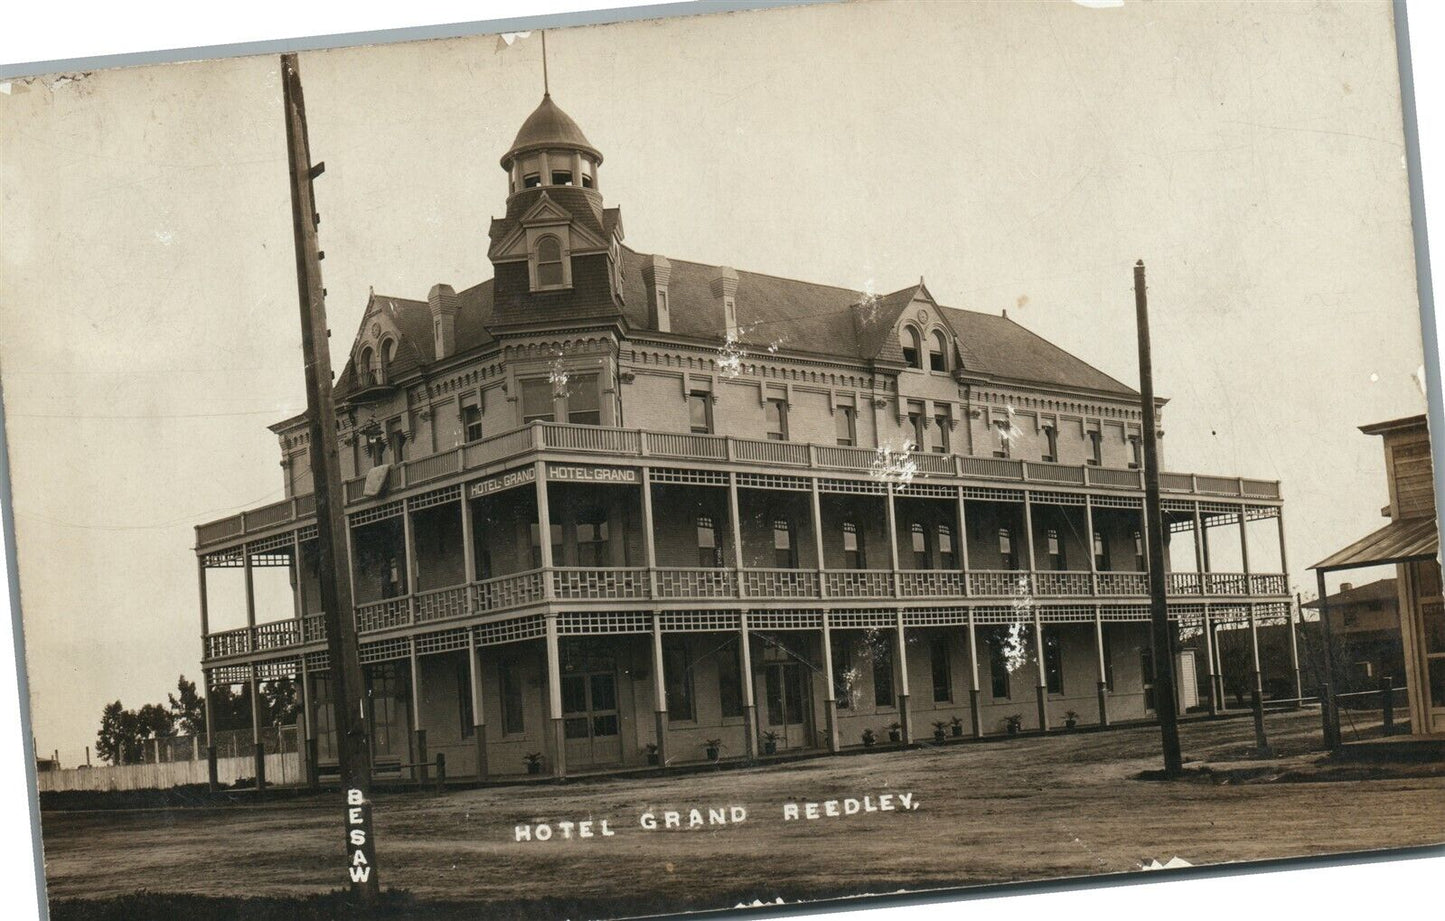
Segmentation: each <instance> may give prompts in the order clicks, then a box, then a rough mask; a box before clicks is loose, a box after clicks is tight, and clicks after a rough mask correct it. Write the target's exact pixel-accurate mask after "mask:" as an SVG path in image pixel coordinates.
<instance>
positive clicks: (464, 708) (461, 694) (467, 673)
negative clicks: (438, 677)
mask: <svg viewBox="0 0 1445 921" xmlns="http://www.w3.org/2000/svg"><path fill="white" fill-rule="evenodd" d="M467 655H475V653H472V652H468V653H467ZM457 713H458V714H460V716H461V720H462V738H463V739H470V738H471V737H472V736H473V735H475V734H476V731H477V725H476V724H477V720H476V714H475V713H474V712H473V711H472V670H471V666H470V664H469V663H468V662H467V660H466V659H460V660H458V661H457Z"/></svg>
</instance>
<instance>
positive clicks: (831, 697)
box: [813, 480, 843, 754]
mask: <svg viewBox="0 0 1445 921" xmlns="http://www.w3.org/2000/svg"><path fill="white" fill-rule="evenodd" d="M816 483H817V481H816V480H815V481H814V491H813V501H814V502H815V503H816V502H817V499H818V493H817V486H816ZM814 507H815V508H816V505H815V506H814ZM820 555H821V554H820ZM823 681H824V682H825V683H824V685H823V688H824V693H823V716H824V720H825V723H826V726H827V732H828V751H830V752H832V753H834V754H837V753H838V750H839V749H840V748H842V747H843V741H842V738H841V736H840V735H839V731H838V693H837V690H836V685H835V684H834V681H833V625H832V623H831V622H830V616H829V613H828V612H827V611H824V612H823Z"/></svg>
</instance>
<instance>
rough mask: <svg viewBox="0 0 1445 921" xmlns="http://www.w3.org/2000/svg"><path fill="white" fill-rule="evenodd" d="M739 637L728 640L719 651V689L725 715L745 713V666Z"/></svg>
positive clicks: (719, 699) (719, 698) (719, 697)
mask: <svg viewBox="0 0 1445 921" xmlns="http://www.w3.org/2000/svg"><path fill="white" fill-rule="evenodd" d="M740 654H741V650H740V647H739V646H738V640H737V637H735V636H734V637H728V641H727V642H726V643H725V644H723V647H722V648H721V649H719V650H718V653H717V691H718V701H719V702H720V704H721V706H722V715H723V716H742V715H743V677H742V675H743V666H742V662H741V661H739V658H738V657H739V655H740Z"/></svg>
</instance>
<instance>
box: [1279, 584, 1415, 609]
mask: <svg viewBox="0 0 1445 921" xmlns="http://www.w3.org/2000/svg"><path fill="white" fill-rule="evenodd" d="M1398 599H1399V595H1398V594H1397V593H1396V589H1395V580H1394V579H1393V578H1390V579H1376V580H1375V581H1374V582H1371V583H1369V584H1367V585H1356V586H1352V587H1351V588H1350V589H1348V590H1342V591H1338V592H1335V593H1334V594H1333V595H1330V596H1329V597H1328V598H1326V599H1325V601H1326V602H1327V603H1328V604H1329V606H1330V607H1332V608H1338V607H1347V606H1349V605H1352V604H1366V603H1369V602H1371V601H1397V600H1398ZM1319 606H1320V600H1319V599H1318V598H1316V599H1315V600H1314V601H1306V602H1305V603H1304V604H1303V605H1302V607H1306V608H1310V609H1311V610H1317V609H1318V608H1319Z"/></svg>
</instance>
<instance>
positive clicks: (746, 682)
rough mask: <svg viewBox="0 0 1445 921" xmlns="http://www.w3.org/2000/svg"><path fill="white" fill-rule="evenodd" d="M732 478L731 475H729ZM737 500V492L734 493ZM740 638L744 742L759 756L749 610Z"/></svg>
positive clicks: (742, 613) (743, 613) (751, 755)
mask: <svg viewBox="0 0 1445 921" xmlns="http://www.w3.org/2000/svg"><path fill="white" fill-rule="evenodd" d="M729 478H730V479H731V475H729ZM733 496H734V501H735V502H736V496H737V494H736V493H734V494H733ZM738 625H739V626H738V638H739V639H740V640H741V646H740V647H739V653H738V654H739V655H740V656H741V657H742V669H743V740H744V742H743V744H744V746H745V747H746V749H747V754H748V758H749V759H752V758H756V757H757V756H758V704H757V700H756V697H755V695H754V694H753V650H752V646H751V641H750V640H749V639H748V612H747V611H739V612H738Z"/></svg>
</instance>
